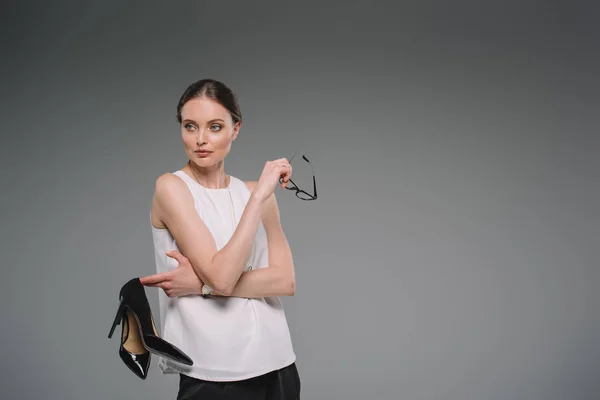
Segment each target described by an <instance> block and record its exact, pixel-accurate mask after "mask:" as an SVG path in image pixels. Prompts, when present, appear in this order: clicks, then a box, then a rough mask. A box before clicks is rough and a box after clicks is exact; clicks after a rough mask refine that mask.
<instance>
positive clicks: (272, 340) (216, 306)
mask: <svg viewBox="0 0 600 400" xmlns="http://www.w3.org/2000/svg"><path fill="white" fill-rule="evenodd" d="M177 120H178V122H179V123H180V125H181V138H182V140H183V145H184V149H185V153H186V155H187V157H188V158H189V160H188V162H187V163H186V165H185V166H184V167H183V168H182V169H180V170H178V171H175V172H173V173H166V174H163V175H162V176H160V177H159V178H158V179H157V180H156V185H155V192H154V196H153V199H152V211H151V215H150V219H151V225H152V235H153V242H154V250H155V261H156V269H157V273H156V274H154V275H150V276H147V277H143V278H141V279H140V281H141V282H142V284H143V285H146V286H153V287H159V288H161V289H162V291H159V305H160V318H161V330H162V337H163V338H164V339H165V340H166V341H168V342H169V343H171V344H173V345H175V346H176V347H177V348H179V349H181V350H182V351H183V352H184V353H185V354H187V355H188V356H189V357H190V358H191V359H192V361H193V365H184V364H180V363H177V362H175V361H173V360H171V359H168V358H164V357H162V358H160V361H159V366H160V368H161V370H162V371H163V372H164V373H177V374H179V392H178V397H177V399H178V400H184V399H207V400H208V399H217V398H218V399H238V400H243V399H299V398H300V378H299V376H298V371H297V369H296V364H295V361H296V355H295V353H294V349H293V346H292V341H291V338H290V332H289V328H288V325H287V320H286V317H285V312H284V310H283V307H282V303H281V301H280V299H279V296H291V295H293V294H294V292H295V275H294V263H293V259H292V254H291V251H290V247H289V245H288V242H287V240H286V237H285V234H284V232H283V229H282V227H281V223H280V219H279V209H278V206H277V201H276V198H275V193H274V191H275V188H276V187H277V186H278V185H280V186H281V187H282V188H283V187H285V186H286V184H287V182H288V180H289V179H290V177H291V176H292V167H291V165H290V164H289V162H288V160H287V159H285V158H281V159H278V160H274V161H269V162H267V163H266V164H265V166H264V169H263V171H262V174H261V175H260V178H259V179H258V181H250V182H244V181H241V180H239V179H238V178H236V177H234V176H231V175H228V174H227V173H226V172H225V167H224V160H225V158H226V156H227V155H228V154H229V152H230V150H231V146H232V143H233V142H234V141H235V139H236V138H237V137H238V135H239V132H240V127H241V124H242V117H241V113H240V110H239V106H238V102H237V99H236V97H235V95H234V94H233V93H232V91H231V90H230V89H229V88H228V87H227V86H225V85H224V84H223V83H221V82H218V81H215V80H210V79H203V80H200V81H198V82H195V83H194V84H192V85H190V86H189V87H188V88H187V89H186V90H185V92H184V93H183V95H182V96H181V99H180V101H179V104H178V106H177ZM183 255H185V257H184V256H183Z"/></svg>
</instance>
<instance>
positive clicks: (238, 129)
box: [231, 122, 242, 141]
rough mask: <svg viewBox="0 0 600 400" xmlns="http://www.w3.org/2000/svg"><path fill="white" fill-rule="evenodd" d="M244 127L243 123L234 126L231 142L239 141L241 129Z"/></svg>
mask: <svg viewBox="0 0 600 400" xmlns="http://www.w3.org/2000/svg"><path fill="white" fill-rule="evenodd" d="M241 127H242V123H241V122H236V123H235V125H234V126H233V135H232V136H231V141H234V140H235V139H237V137H238V135H239V133H240V128H241Z"/></svg>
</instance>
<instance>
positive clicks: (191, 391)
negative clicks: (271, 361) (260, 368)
mask: <svg viewBox="0 0 600 400" xmlns="http://www.w3.org/2000/svg"><path fill="white" fill-rule="evenodd" d="M217 399H219V400H229V399H235V400H259V399H260V400H299V399H300V376H299V375H298V369H297V368H296V363H292V364H291V365H288V366H287V367H284V368H281V369H278V370H276V371H272V372H269V373H267V374H264V375H261V376H257V377H254V378H250V379H244V380H241V381H229V382H212V381H205V380H202V379H197V378H192V377H190V376H187V375H184V374H179V393H178V394H177V400H217Z"/></svg>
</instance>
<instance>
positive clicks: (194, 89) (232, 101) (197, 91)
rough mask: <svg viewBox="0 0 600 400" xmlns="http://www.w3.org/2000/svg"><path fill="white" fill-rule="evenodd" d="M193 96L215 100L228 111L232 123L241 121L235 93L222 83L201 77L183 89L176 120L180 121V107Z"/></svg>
mask: <svg viewBox="0 0 600 400" xmlns="http://www.w3.org/2000/svg"><path fill="white" fill-rule="evenodd" d="M194 97H208V98H209V99H212V100H215V101H216V102H218V103H219V104H221V105H222V106H223V107H225V108H226V109H227V111H229V114H231V118H232V119H233V122H234V123H236V122H242V112H241V111H240V106H239V104H238V101H237V98H236V96H235V94H234V93H233V92H232V91H231V89H229V88H228V87H227V86H226V85H225V84H224V83H222V82H219V81H217V80H214V79H201V80H199V81H197V82H194V83H192V84H191V85H190V86H188V88H187V89H185V92H183V94H182V95H181V98H180V99H179V104H177V122H179V123H181V109H182V108H183V106H184V104H185V103H187V102H188V101H189V100H191V99H193V98H194Z"/></svg>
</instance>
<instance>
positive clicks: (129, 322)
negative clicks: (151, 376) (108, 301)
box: [108, 307, 151, 379]
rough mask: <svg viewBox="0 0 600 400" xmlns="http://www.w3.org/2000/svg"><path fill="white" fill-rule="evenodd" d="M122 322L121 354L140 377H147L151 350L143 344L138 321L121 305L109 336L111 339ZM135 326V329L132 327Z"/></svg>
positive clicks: (126, 363) (124, 360)
mask: <svg viewBox="0 0 600 400" xmlns="http://www.w3.org/2000/svg"><path fill="white" fill-rule="evenodd" d="M119 323H121V324H122V325H121V326H122V329H121V346H120V347H119V356H120V357H121V360H123V362H124V363H125V365H126V366H127V367H128V368H129V369H130V370H131V371H132V372H133V373H134V374H136V375H137V376H138V377H139V378H141V379H146V377H147V376H148V368H150V358H151V357H150V352H149V351H148V349H146V348H145V347H144V345H143V344H142V339H141V337H140V332H139V329H137V322H135V317H134V315H133V314H132V313H131V312H127V311H126V309H125V308H123V307H119V310H118V311H117V315H116V317H115V320H114V322H113V324H112V327H111V328H110V333H109V334H108V338H109V339H110V338H111V337H112V335H113V332H114V331H115V328H116V326H117V325H118V324H119ZM131 327H133V329H131Z"/></svg>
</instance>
